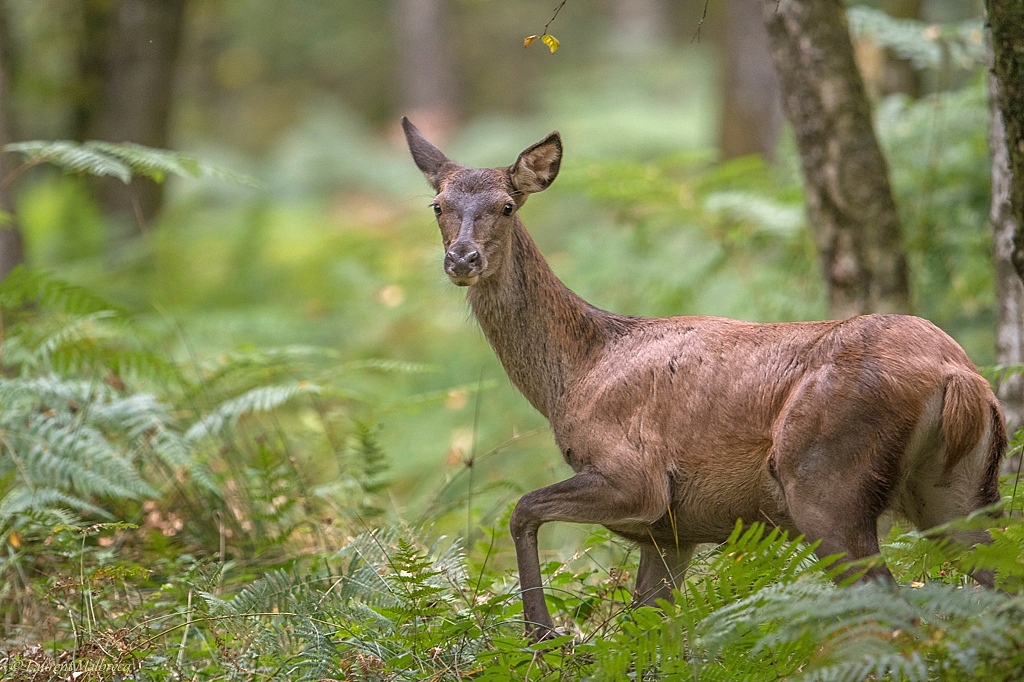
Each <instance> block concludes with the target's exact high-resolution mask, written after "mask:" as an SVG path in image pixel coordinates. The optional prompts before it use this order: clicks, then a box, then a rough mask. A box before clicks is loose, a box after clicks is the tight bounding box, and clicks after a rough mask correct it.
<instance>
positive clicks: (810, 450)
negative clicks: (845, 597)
mask: <svg viewBox="0 0 1024 682" xmlns="http://www.w3.org/2000/svg"><path fill="white" fill-rule="evenodd" d="M793 431H794V432H795V433H797V434H810V435H808V436H807V437H806V438H803V439H800V441H799V442H798V440H797V437H794V436H788V437H787V436H786V435H785V434H782V437H781V438H779V439H778V440H777V441H776V443H775V446H774V449H773V452H772V454H771V459H770V467H769V471H770V472H771V473H772V475H773V476H774V477H775V479H776V480H777V482H778V483H779V485H780V487H781V489H782V496H783V498H784V501H785V506H786V508H787V510H788V513H789V517H790V519H791V522H792V523H791V525H792V526H793V527H795V528H796V530H797V531H798V532H800V533H801V534H803V535H804V537H805V538H806V539H807V540H808V541H815V540H818V541H820V544H819V545H818V548H817V550H816V553H817V554H818V556H820V557H826V556H830V555H836V554H839V555H843V557H842V558H841V559H840V561H841V562H843V563H847V562H858V563H857V565H853V566H851V567H849V568H848V569H847V570H845V571H844V572H843V573H841V574H840V575H839V576H837V578H836V580H837V581H838V582H842V581H844V580H846V579H848V578H851V577H854V576H858V575H859V578H858V579H859V580H861V581H870V580H875V581H880V582H883V583H894V582H895V581H894V579H893V577H892V574H891V573H890V572H889V569H888V568H887V567H886V566H885V565H884V564H883V563H881V561H880V560H879V561H876V562H874V563H873V564H872V565H870V566H868V568H867V570H866V571H865V569H864V566H863V564H862V563H861V561H862V560H867V559H870V558H871V557H876V556H877V555H878V554H879V546H878V519H879V517H880V516H881V514H882V513H883V512H884V511H885V510H886V508H887V507H888V506H889V503H890V498H891V497H892V494H893V487H894V485H895V481H896V478H897V476H896V474H895V472H890V471H887V470H886V467H885V466H884V465H883V464H882V463H883V462H896V461H898V453H899V452H901V451H902V447H901V446H900V445H899V441H900V438H899V437H898V436H897V435H896V434H895V433H890V434H888V437H887V434H886V433H884V432H879V431H874V432H872V431H871V430H869V429H866V428H865V429H861V430H860V431H858V430H856V429H850V430H847V431H845V432H844V433H841V434H835V435H832V436H830V435H827V434H820V433H817V434H815V433H813V432H809V431H808V430H807V429H799V428H797V429H793ZM786 525H790V524H786Z"/></svg>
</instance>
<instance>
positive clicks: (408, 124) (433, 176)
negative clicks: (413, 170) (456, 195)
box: [402, 116, 451, 191]
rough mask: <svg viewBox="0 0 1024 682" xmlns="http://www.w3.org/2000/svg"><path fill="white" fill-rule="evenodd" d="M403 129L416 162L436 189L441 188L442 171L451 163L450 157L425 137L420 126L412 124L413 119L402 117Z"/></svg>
mask: <svg viewBox="0 0 1024 682" xmlns="http://www.w3.org/2000/svg"><path fill="white" fill-rule="evenodd" d="M402 130H404V131H405V140H406V142H408V144H409V151H410V152H411V153H412V159H413V161H415V162H416V167H417V168H419V169H420V170H421V171H422V172H423V175H425V176H426V177H427V181H428V182H429V183H430V185H431V186H432V187H433V188H434V190H435V191H437V190H438V189H440V184H441V176H442V171H443V169H444V167H445V166H447V165H448V164H450V163H451V161H449V160H448V157H447V156H445V155H444V152H442V151H441V150H440V149H438V148H437V147H435V146H434V145H433V144H431V143H430V141H429V140H428V139H427V138H425V137H423V133H421V132H420V131H419V128H417V127H416V126H414V125H413V124H412V121H410V120H409V119H407V118H406V117H404V116H403V117H402Z"/></svg>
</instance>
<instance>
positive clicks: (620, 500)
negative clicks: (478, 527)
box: [509, 471, 664, 641]
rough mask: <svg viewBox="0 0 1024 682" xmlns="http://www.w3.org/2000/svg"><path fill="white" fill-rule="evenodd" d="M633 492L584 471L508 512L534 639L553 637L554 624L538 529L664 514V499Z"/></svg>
mask: <svg viewBox="0 0 1024 682" xmlns="http://www.w3.org/2000/svg"><path fill="white" fill-rule="evenodd" d="M639 492H641V493H642V494H639V495H631V494H630V493H629V492H628V491H626V490H624V489H623V486H616V485H612V484H611V483H609V482H608V480H606V479H605V477H604V476H602V475H601V474H599V473H597V472H596V471H582V472H580V473H578V474H576V475H575V476H573V477H572V478H570V479H568V480H565V481H562V482H561V483H556V484H554V485H550V486H547V487H546V488H541V489H540V490H534V491H533V492H531V493H527V494H526V495H524V496H523V497H522V498H521V499H520V500H519V503H518V504H517V505H516V508H515V510H514V511H513V512H512V518H511V520H510V522H509V528H510V530H511V531H512V541H513V542H514V543H515V547H516V562H517V563H518V564H519V587H520V590H521V591H522V597H523V616H524V618H525V620H526V635H527V637H529V638H530V639H533V640H535V641H537V640H542V639H547V638H550V637H553V636H555V635H556V634H557V633H556V632H555V625H554V623H553V622H552V620H551V614H550V613H549V612H548V607H547V604H546V603H545V602H544V588H543V587H542V583H541V575H540V558H539V557H538V555H537V530H538V529H539V528H540V526H541V524H544V523H547V522H548V521H567V522H569V523H595V524H601V525H609V524H611V525H615V524H616V523H622V522H624V521H641V522H643V521H649V520H653V519H657V518H658V517H660V516H661V514H663V513H664V508H663V507H662V508H661V509H660V510H659V509H658V506H659V505H663V504H664V501H663V500H660V499H659V498H660V497H661V496H659V495H657V494H653V495H652V494H651V491H650V488H646V489H643V488H642V489H641V490H640V491H639Z"/></svg>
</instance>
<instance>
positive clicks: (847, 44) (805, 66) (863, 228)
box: [762, 0, 910, 318]
mask: <svg viewBox="0 0 1024 682" xmlns="http://www.w3.org/2000/svg"><path fill="white" fill-rule="evenodd" d="M762 13H763V18H764V21H765V25H766V26H767V28H768V42H769V49H770V51H771V54H772V60H773V61H774V63H775V68H776V71H777V72H778V75H779V83H780V86H781V91H782V108H783V111H784V112H785V114H786V117H787V118H788V119H789V122H790V123H791V124H792V126H793V129H794V131H795V134H796V142H797V147H798V149H799V152H800V158H801V164H802V169H803V176H804V185H805V189H806V203H807V214H808V220H809V223H810V228H811V231H812V233H813V235H814V240H815V244H816V246H817V250H818V255H819V258H820V261H821V267H822V270H823V274H824V278H825V282H826V286H827V290H828V306H829V314H830V315H831V316H832V317H834V318H845V317H849V316H851V315H856V314H860V313H868V312H906V311H908V310H909V309H910V289H909V284H908V275H907V259H906V254H905V251H904V247H903V230H902V226H901V224H900V219H899V215H898V214H897V211H896V204H895V201H894V200H893V195H892V190H891V187H890V184H889V172H888V167H887V165H886V162H885V157H884V156H883V155H882V151H881V149H880V147H879V145H878V141H877V138H876V137H875V132H874V127H873V123H872V120H871V107H870V104H869V102H868V98H867V94H866V92H865V89H864V83H863V81H862V79H861V76H860V73H859V72H858V71H857V65H856V63H855V61H854V56H853V45H852V43H851V40H850V32H849V27H848V25H847V21H846V13H845V8H844V5H843V3H841V2H834V1H832V0H762Z"/></svg>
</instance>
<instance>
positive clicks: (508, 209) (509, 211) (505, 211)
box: [501, 202, 516, 215]
mask: <svg viewBox="0 0 1024 682" xmlns="http://www.w3.org/2000/svg"><path fill="white" fill-rule="evenodd" d="M514 210H516V207H515V204H513V203H512V202H509V203H507V204H505V207H504V208H503V209H501V215H512V211H514Z"/></svg>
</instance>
